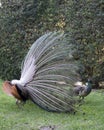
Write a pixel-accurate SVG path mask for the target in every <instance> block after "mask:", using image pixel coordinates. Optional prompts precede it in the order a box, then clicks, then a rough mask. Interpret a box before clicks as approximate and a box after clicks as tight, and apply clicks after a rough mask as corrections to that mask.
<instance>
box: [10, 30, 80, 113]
mask: <svg viewBox="0 0 104 130" xmlns="http://www.w3.org/2000/svg"><path fill="white" fill-rule="evenodd" d="M71 47H72V45H71V44H70V43H68V41H67V40H66V39H65V37H64V35H63V33H57V32H54V33H52V32H50V33H47V34H45V35H43V36H42V37H40V38H39V39H38V40H37V41H36V42H35V43H34V44H33V45H32V46H31V48H30V50H29V52H28V53H27V55H26V57H25V59H24V61H23V62H22V65H21V77H20V80H19V81H17V80H15V81H14V80H13V81H12V82H11V83H12V84H18V85H20V87H19V89H20V90H21V91H24V90H25V93H26V95H27V94H28V97H29V98H30V99H31V100H32V101H33V102H34V103H36V104H38V105H39V106H41V107H42V108H44V109H46V110H48V111H60V112H63V111H72V110H73V109H74V108H75V106H76V99H75V98H74V95H73V92H72V88H73V86H74V83H75V82H76V81H77V80H78V78H79V75H78V73H77V70H78V65H77V64H75V62H74V61H73V60H72V54H71V53H72V50H71ZM63 83H64V84H63ZM23 88H24V89H23ZM22 94H23V93H22Z"/></svg>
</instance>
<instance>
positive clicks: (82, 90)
mask: <svg viewBox="0 0 104 130" xmlns="http://www.w3.org/2000/svg"><path fill="white" fill-rule="evenodd" d="M91 90H92V81H91V80H89V79H88V82H87V83H86V84H85V85H83V84H82V83H81V82H80V84H75V88H74V89H73V91H74V94H75V95H78V96H79V97H80V98H82V99H84V97H86V96H87V95H89V94H90V93H91Z"/></svg>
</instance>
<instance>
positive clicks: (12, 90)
mask: <svg viewBox="0 0 104 130" xmlns="http://www.w3.org/2000/svg"><path fill="white" fill-rule="evenodd" d="M3 91H4V92H5V93H6V94H7V95H10V96H13V97H15V98H16V99H18V100H22V98H21V97H20V95H19V94H18V91H17V88H16V86H15V85H11V84H10V82H9V81H5V82H4V83H3Z"/></svg>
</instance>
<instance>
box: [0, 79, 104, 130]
mask: <svg viewBox="0 0 104 130" xmlns="http://www.w3.org/2000/svg"><path fill="white" fill-rule="evenodd" d="M45 126H52V127H55V130H103V129H104V91H103V90H96V91H95V90H94V91H92V92H91V94H90V95H88V96H87V97H86V98H85V101H84V104H83V105H82V106H81V107H80V109H79V111H78V112H77V113H76V114H75V115H73V114H69V113H53V112H47V111H45V110H43V109H41V108H39V107H38V106H37V105H34V104H33V103H32V102H30V101H29V102H27V103H26V104H25V106H24V107H23V109H19V108H18V107H17V106H16V105H15V99H14V98H12V97H9V96H7V95H6V94H4V93H3V91H2V81H0V130H39V129H40V128H44V127H45ZM49 130H50V129H49Z"/></svg>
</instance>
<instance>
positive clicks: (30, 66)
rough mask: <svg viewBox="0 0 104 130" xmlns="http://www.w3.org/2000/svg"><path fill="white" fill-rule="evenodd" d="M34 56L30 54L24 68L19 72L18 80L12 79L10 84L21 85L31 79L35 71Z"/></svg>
mask: <svg viewBox="0 0 104 130" xmlns="http://www.w3.org/2000/svg"><path fill="white" fill-rule="evenodd" d="M35 68H36V66H35V58H33V57H32V56H31V57H30V58H29V59H28V62H27V63H26V65H24V68H23V70H22V72H21V78H20V80H12V81H11V84H20V85H22V86H25V84H27V83H28V82H30V81H31V80H32V79H33V76H34V73H35Z"/></svg>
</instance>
